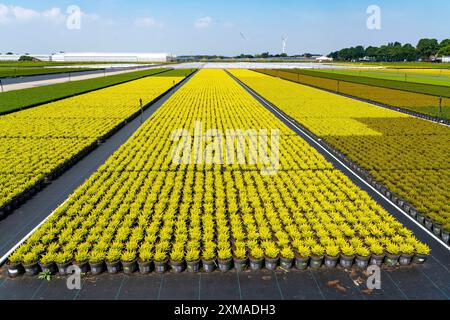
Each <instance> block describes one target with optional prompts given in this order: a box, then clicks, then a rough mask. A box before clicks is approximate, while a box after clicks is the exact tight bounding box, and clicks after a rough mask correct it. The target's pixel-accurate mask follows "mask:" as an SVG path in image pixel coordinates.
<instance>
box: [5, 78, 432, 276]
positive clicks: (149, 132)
mask: <svg viewBox="0 0 450 320" xmlns="http://www.w3.org/2000/svg"><path fill="white" fill-rule="evenodd" d="M219 102H220V103H219ZM212 115H214V116H212ZM198 121H202V125H203V129H204V130H206V129H209V128H217V129H218V130H223V132H225V130H226V129H229V128H232V129H239V128H241V129H244V130H246V129H249V128H276V129H278V130H279V142H280V164H279V166H278V171H277V172H276V174H271V175H264V174H261V167H262V166H264V164H258V163H253V164H252V163H248V161H247V162H245V163H233V164H227V163H226V162H225V163H224V162H223V161H222V158H221V157H222V156H224V155H225V154H226V151H227V150H226V149H225V146H223V147H222V146H220V144H219V145H216V147H215V148H213V149H209V147H210V141H197V142H195V140H194V143H198V144H199V145H200V146H201V149H202V150H206V151H205V153H206V154H208V152H210V151H211V150H213V151H214V152H212V151H211V153H209V156H208V157H207V160H208V159H209V160H210V161H205V162H202V161H197V162H196V163H192V162H189V161H187V162H181V163H174V162H173V161H172V157H171V156H172V152H173V150H174V147H175V146H176V144H177V141H176V139H173V132H177V129H179V128H186V130H187V132H188V133H189V134H188V135H185V136H183V138H184V139H186V141H188V137H191V135H192V136H193V137H194V138H195V135H194V132H195V127H196V122H198ZM171 137H172V138H171ZM179 138H180V137H179ZM249 141H250V143H251V141H252V140H251V139H250V140H249ZM208 150H209V151H208ZM228 151H229V150H228ZM245 156H246V158H248V157H249V156H250V152H249V150H248V148H247V149H246V151H245ZM183 157H186V158H191V157H192V158H194V159H198V157H199V153H198V150H197V149H194V150H190V151H189V152H187V153H186V154H184V155H183ZM392 248H397V249H398V250H397V251H396V252H395V254H396V255H397V254H398V257H397V256H396V255H395V256H391V255H392V254H393V250H391V249H392ZM428 252H429V249H428V247H427V246H426V245H424V244H423V243H421V242H420V241H419V240H417V239H416V238H415V237H414V235H413V234H412V232H411V231H410V230H408V229H406V228H405V227H404V226H403V225H402V224H401V223H400V222H398V221H396V219H395V218H394V217H392V216H391V215H390V214H389V213H388V212H386V211H385V210H384V209H383V208H381V207H380V206H379V205H378V204H377V203H376V202H375V201H374V200H372V199H371V198H370V196H369V195H368V194H366V193H365V192H364V191H362V190H361V189H359V188H358V187H357V186H356V185H354V184H353V183H352V182H351V181H350V180H349V179H348V178H347V177H346V176H345V175H344V174H343V173H341V172H340V171H338V170H336V169H334V168H333V166H332V165H331V164H330V163H329V162H328V161H327V160H326V159H325V158H323V157H322V156H321V155H320V154H319V153H318V152H317V151H315V150H314V149H313V148H312V147H311V146H309V145H308V144H307V143H306V142H305V141H303V140H302V139H301V138H300V137H299V136H297V135H295V134H293V132H292V131H291V130H290V129H289V128H288V127H286V126H285V125H284V124H283V123H282V122H280V121H279V120H278V119H276V118H275V117H274V116H273V115H272V114H271V113H270V112H269V111H268V110H266V109H264V108H263V107H262V106H261V105H259V104H258V103H257V102H256V101H255V100H254V99H253V98H252V97H251V96H250V95H249V94H248V93H246V92H245V90H244V89H242V88H241V87H240V86H239V85H238V84H237V83H236V82H235V81H234V80H233V79H232V78H231V77H229V76H228V75H227V74H226V73H225V72H224V71H223V70H202V71H200V72H199V73H197V74H196V75H195V76H194V77H193V78H192V79H191V80H190V81H189V82H188V83H186V84H185V85H184V86H183V87H182V88H180V90H179V91H177V93H175V94H174V95H173V96H172V97H171V98H170V99H169V100H168V101H167V102H165V104H164V105H163V106H162V107H161V108H159V109H158V110H157V111H156V112H155V113H154V115H153V116H152V117H151V118H150V119H149V120H148V121H147V122H146V123H145V124H144V125H143V126H142V127H141V128H140V129H139V130H138V131H137V132H136V133H135V134H134V135H133V136H132V138H131V139H129V140H128V142H126V143H125V144H124V145H123V146H122V147H121V148H120V149H119V150H118V151H116V152H115V153H114V154H113V155H112V156H111V157H110V158H109V159H108V160H107V161H106V162H105V163H104V164H103V165H102V166H101V167H100V168H99V170H98V171H97V172H96V173H94V174H93V175H92V176H91V177H90V178H89V179H88V180H87V181H86V182H85V183H84V184H83V185H82V186H81V187H79V188H78V189H77V191H76V192H75V193H74V194H73V195H72V196H71V197H70V199H69V200H68V201H67V202H66V203H65V204H64V205H63V206H62V207H60V208H59V209H58V210H57V211H56V212H55V214H54V215H53V216H52V217H51V218H50V219H49V220H48V221H47V222H46V223H44V224H43V225H42V226H41V227H40V228H39V229H38V230H37V231H36V232H35V233H34V234H33V235H32V236H31V237H30V238H29V239H28V240H27V241H26V242H25V243H24V244H23V245H22V246H20V247H19V248H18V249H17V250H16V251H15V252H14V253H13V254H12V255H11V256H10V257H9V262H8V266H10V268H11V269H12V268H15V270H18V269H19V268H20V266H23V267H24V269H25V272H26V273H28V274H30V275H31V274H35V273H36V272H38V271H39V270H40V265H41V266H46V267H47V268H49V267H48V266H49V265H51V264H52V263H56V264H57V266H58V268H59V272H61V273H63V272H64V270H66V268H67V264H70V263H77V264H84V265H86V263H88V265H89V266H90V269H91V272H93V273H99V272H105V271H109V272H112V273H114V272H118V271H120V270H122V271H123V272H127V273H133V272H137V271H139V272H141V273H149V272H153V271H155V272H168V271H170V272H182V271H185V270H187V271H188V272H198V271H201V270H203V271H205V272H211V271H214V270H219V271H221V272H227V271H229V270H231V269H232V268H236V269H238V270H245V269H247V268H248V269H251V270H258V269H261V268H267V269H270V270H273V269H276V268H280V267H281V268H284V269H289V268H292V267H295V268H298V269H305V268H307V267H313V268H320V267H321V266H322V265H323V263H325V265H326V266H327V267H334V266H336V265H337V264H338V263H339V264H340V265H342V266H343V267H345V268H348V267H352V265H353V264H355V261H361V260H364V261H365V262H364V263H366V262H367V264H368V263H376V262H377V260H376V259H375V260H373V258H372V257H371V255H372V253H376V254H377V257H378V256H383V257H384V256H386V257H387V256H388V255H389V260H386V262H387V263H390V264H391V263H393V262H394V260H395V258H396V257H397V262H398V263H396V265H400V264H408V263H411V262H412V261H413V260H414V261H415V262H417V263H422V262H424V260H423V259H425V258H426V255H427V254H428ZM372 260H373V261H372ZM382 263H384V260H382ZM39 264H40V265H39ZM20 272H23V271H20Z"/></svg>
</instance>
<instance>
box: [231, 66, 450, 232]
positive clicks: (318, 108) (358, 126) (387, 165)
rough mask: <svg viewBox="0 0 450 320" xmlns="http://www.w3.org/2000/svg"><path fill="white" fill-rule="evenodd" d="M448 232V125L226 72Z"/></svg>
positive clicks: (274, 80) (263, 77)
mask: <svg viewBox="0 0 450 320" xmlns="http://www.w3.org/2000/svg"><path fill="white" fill-rule="evenodd" d="M230 72H232V73H233V74H234V75H235V76H236V77H238V78H239V79H240V80H241V81H243V82H244V83H245V84H247V85H248V86H249V87H251V88H252V89H254V90H255V91H257V92H258V93H259V94H261V95H262V96H263V97H264V98H266V99H267V100H268V101H270V102H271V103H273V104H274V105H276V106H277V107H278V108H280V109H281V110H282V111H284V112H285V113H286V114H288V115H289V116H290V117H293V118H294V119H295V120H297V121H298V122H299V123H300V124H302V125H304V126H305V127H306V128H307V129H309V130H310V131H311V132H313V133H314V134H316V135H318V136H320V137H322V138H323V139H324V140H325V141H326V142H328V143H329V144H330V145H332V146H334V147H335V148H337V149H338V150H339V151H340V152H342V153H343V154H345V155H346V156H347V157H349V158H350V159H351V160H353V161H354V162H355V163H357V164H359V165H360V166H361V167H362V168H364V169H366V170H367V171H368V172H369V173H370V174H371V175H372V176H373V177H374V178H375V179H376V180H377V181H378V182H380V183H382V184H384V185H385V186H386V187H388V188H389V189H390V190H391V191H393V192H394V193H395V194H397V195H398V196H400V197H402V198H403V199H405V200H406V201H408V202H409V203H410V204H412V205H413V206H414V207H415V208H416V209H417V211H419V212H421V213H422V214H425V215H426V217H427V219H430V220H432V221H433V222H434V223H435V224H436V225H437V226H443V228H444V230H446V231H447V232H448V231H450V206H449V204H450V158H449V154H450V128H449V127H448V126H445V125H440V124H437V123H433V122H429V121H425V120H421V119H418V118H415V117H411V116H408V115H404V114H402V113H398V112H395V111H391V110H388V109H384V108H380V107H376V106H373V105H370V104H367V103H364V102H360V101H356V100H353V99H350V98H346V97H342V96H338V95H335V94H332V93H328V92H325V91H321V90H317V89H313V88H310V87H307V86H302V85H299V84H296V83H293V82H290V81H285V80H282V79H278V78H275V77H270V76H267V75H263V74H261V73H256V72H252V71H248V70H238V71H230Z"/></svg>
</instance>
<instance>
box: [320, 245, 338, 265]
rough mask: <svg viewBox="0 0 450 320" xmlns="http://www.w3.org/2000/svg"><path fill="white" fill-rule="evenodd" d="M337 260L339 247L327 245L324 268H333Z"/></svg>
mask: <svg viewBox="0 0 450 320" xmlns="http://www.w3.org/2000/svg"><path fill="white" fill-rule="evenodd" d="M338 259H339V247H338V246H336V245H329V246H327V247H326V248H325V260H324V261H325V262H324V264H325V267H327V268H334V267H336V265H337V262H338Z"/></svg>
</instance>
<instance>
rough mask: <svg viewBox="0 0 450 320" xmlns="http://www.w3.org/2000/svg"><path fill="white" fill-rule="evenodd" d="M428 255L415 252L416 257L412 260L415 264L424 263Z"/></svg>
mask: <svg viewBox="0 0 450 320" xmlns="http://www.w3.org/2000/svg"><path fill="white" fill-rule="evenodd" d="M427 259H428V256H426V255H424V254H417V253H416V254H415V255H414V257H413V258H412V262H413V263H415V264H423V263H425V261H427Z"/></svg>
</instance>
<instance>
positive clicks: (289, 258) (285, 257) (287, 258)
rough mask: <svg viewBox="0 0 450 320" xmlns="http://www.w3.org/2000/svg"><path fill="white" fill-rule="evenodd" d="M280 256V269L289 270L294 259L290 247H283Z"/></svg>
mask: <svg viewBox="0 0 450 320" xmlns="http://www.w3.org/2000/svg"><path fill="white" fill-rule="evenodd" d="M280 254H281V257H280V267H281V268H283V269H286V270H289V269H291V268H292V263H293V262H294V257H295V254H294V251H293V250H292V249H291V248H290V247H284V248H283V249H282V250H281V253H280Z"/></svg>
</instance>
